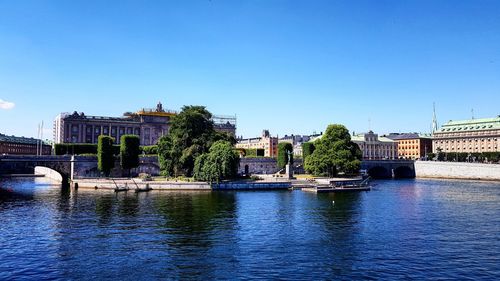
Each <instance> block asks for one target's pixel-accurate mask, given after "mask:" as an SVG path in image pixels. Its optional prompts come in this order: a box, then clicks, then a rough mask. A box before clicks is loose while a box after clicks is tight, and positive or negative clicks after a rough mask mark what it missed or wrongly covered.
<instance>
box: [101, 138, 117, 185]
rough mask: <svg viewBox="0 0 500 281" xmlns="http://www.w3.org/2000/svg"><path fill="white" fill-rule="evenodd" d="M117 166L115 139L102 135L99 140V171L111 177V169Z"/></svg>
mask: <svg viewBox="0 0 500 281" xmlns="http://www.w3.org/2000/svg"><path fill="white" fill-rule="evenodd" d="M114 166H115V157H114V156H113V138H112V137H110V136H104V135H101V136H99V138H98V139H97V169H99V171H101V172H102V173H103V174H104V175H105V176H109V173H110V172H111V169H113V167H114Z"/></svg>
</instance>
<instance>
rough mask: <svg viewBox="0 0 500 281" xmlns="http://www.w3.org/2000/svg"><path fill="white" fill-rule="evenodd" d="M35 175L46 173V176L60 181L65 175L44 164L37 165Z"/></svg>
mask: <svg viewBox="0 0 500 281" xmlns="http://www.w3.org/2000/svg"><path fill="white" fill-rule="evenodd" d="M35 175H44V176H45V177H46V178H49V179H52V180H55V181H58V182H61V183H62V182H63V181H64V177H63V175H62V174H61V173H60V172H58V171H56V170H54V169H51V168H49V167H44V166H35Z"/></svg>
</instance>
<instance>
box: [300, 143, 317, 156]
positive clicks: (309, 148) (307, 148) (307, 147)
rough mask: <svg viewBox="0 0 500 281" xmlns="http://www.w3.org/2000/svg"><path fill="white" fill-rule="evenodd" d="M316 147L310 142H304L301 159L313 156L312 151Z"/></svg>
mask: <svg viewBox="0 0 500 281" xmlns="http://www.w3.org/2000/svg"><path fill="white" fill-rule="evenodd" d="M315 148H316V147H315V146H314V143H312V142H305V143H303V144H302V158H303V159H306V157H307V156H309V155H311V154H313V152H314V149H315Z"/></svg>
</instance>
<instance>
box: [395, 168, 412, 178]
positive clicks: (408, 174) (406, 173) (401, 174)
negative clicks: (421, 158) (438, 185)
mask: <svg viewBox="0 0 500 281" xmlns="http://www.w3.org/2000/svg"><path fill="white" fill-rule="evenodd" d="M414 177H415V170H414V169H412V168H410V167H408V166H399V167H397V168H396V169H394V178H396V179H410V178H414Z"/></svg>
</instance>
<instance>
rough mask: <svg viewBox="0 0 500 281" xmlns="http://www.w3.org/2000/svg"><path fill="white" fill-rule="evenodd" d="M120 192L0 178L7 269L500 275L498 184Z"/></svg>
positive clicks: (208, 276)
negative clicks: (341, 190)
mask: <svg viewBox="0 0 500 281" xmlns="http://www.w3.org/2000/svg"><path fill="white" fill-rule="evenodd" d="M376 184H377V185H376V186H375V187H374V189H373V190H372V191H370V192H362V193H357V194H335V195H333V194H320V195H316V194H310V193H305V192H302V191H291V192H289V191H279V192H278V191H267V192H165V191H164V192H151V193H140V194H135V193H128V194H125V193H119V194H115V193H113V192H107V191H95V190H82V189H80V190H78V191H74V190H69V189H66V190H65V189H62V188H61V187H60V186H57V185H52V184H51V183H50V182H48V181H47V180H46V179H43V178H37V179H9V180H6V179H3V180H1V181H0V230H1V231H0V234H1V235H0V279H1V280H5V279H7V280H8V279H15V280H23V279H32V280H41V279H64V280H68V279H70V280H71V279H79V280H91V279H119V280H151V279H174V280H175V279H177V280H179V279H182V280H191V279H198V280H199V279H203V280H213V279H218V280H224V279H226V280H227V279H231V280H234V279H266V280H269V279H293V280H335V279H339V280H346V279H347V280H350V279H357V280H359V279H378V280H390V279H405V280H408V279H414V280H422V279H456V280H464V279H470V280H499V279H500V184H498V183H485V182H482V183H477V182H461V181H443V180H399V181H378V182H376Z"/></svg>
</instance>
